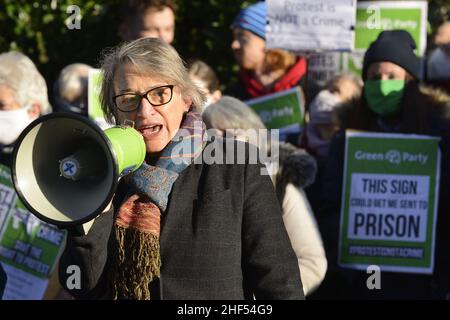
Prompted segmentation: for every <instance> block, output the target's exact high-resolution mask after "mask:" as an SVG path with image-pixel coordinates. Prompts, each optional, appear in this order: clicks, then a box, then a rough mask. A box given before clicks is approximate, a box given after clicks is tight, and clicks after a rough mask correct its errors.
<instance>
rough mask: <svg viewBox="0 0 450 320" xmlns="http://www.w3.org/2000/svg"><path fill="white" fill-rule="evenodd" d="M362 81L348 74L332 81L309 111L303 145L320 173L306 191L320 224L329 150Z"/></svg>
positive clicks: (358, 95) (358, 93) (357, 95)
mask: <svg viewBox="0 0 450 320" xmlns="http://www.w3.org/2000/svg"><path fill="white" fill-rule="evenodd" d="M361 90H362V80H361V79H360V78H359V77H358V76H356V75H353V74H350V73H346V74H340V75H336V76H334V77H333V78H331V79H330V80H329V81H328V83H327V84H326V86H325V88H324V89H323V90H321V91H320V92H319V93H318V94H317V95H316V96H315V97H314V98H313V100H312V101H311V103H310V105H309V108H308V115H309V121H308V122H307V123H306V127H305V130H304V133H303V134H302V136H301V141H300V146H302V147H304V148H305V149H306V150H307V151H308V152H309V153H310V154H311V155H313V156H314V158H315V159H316V161H317V174H316V179H315V180H314V183H313V184H312V185H310V186H308V187H307V188H305V191H306V195H307V196H308V200H309V202H310V204H311V206H312V208H313V212H314V214H315V216H316V218H317V219H318V221H321V218H322V215H323V214H324V213H323V212H322V211H321V207H322V204H323V203H324V201H325V200H326V197H327V195H326V194H325V193H324V190H323V186H324V181H326V180H327V176H326V175H325V172H324V171H325V167H326V164H327V160H328V149H329V146H330V142H331V139H332V138H333V135H334V134H335V133H336V132H337V131H338V130H339V128H340V126H341V124H342V123H343V122H345V119H341V118H342V117H345V116H346V114H347V113H348V112H347V108H350V107H351V104H352V103H353V102H354V101H357V100H358V99H359V98H360V96H361Z"/></svg>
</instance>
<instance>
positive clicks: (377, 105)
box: [364, 79, 405, 117]
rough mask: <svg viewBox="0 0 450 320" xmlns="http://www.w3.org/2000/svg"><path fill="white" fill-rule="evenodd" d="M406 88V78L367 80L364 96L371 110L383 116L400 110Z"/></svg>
mask: <svg viewBox="0 0 450 320" xmlns="http://www.w3.org/2000/svg"><path fill="white" fill-rule="evenodd" d="M404 90H405V81H404V80H395V79H388V80H367V81H366V83H365V85H364V96H365V97H366V100H367V105H368V107H369V108H370V110H372V111H373V112H375V113H376V114H378V115H380V116H382V117H383V116H390V115H393V114H395V113H397V112H398V111H399V109H400V103H401V101H402V97H403V91H404Z"/></svg>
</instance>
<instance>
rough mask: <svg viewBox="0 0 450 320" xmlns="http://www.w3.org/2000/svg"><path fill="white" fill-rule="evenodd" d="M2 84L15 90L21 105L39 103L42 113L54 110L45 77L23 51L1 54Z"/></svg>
mask: <svg viewBox="0 0 450 320" xmlns="http://www.w3.org/2000/svg"><path fill="white" fill-rule="evenodd" d="M0 85H5V86H7V87H9V88H10V89H12V90H13V91H14V94H15V99H16V101H17V103H18V104H19V105H20V106H21V107H25V106H26V105H28V104H31V103H38V104H39V105H40V107H41V114H47V113H50V112H51V111H52V107H51V105H50V103H49V102H48V94H47V84H46V83H45V80H44V77H43V76H42V75H41V74H40V73H39V71H38V69H37V68H36V66H35V65H34V63H33V61H31V60H30V58H28V57H27V56H26V55H24V54H23V53H20V52H15V51H10V52H6V53H2V54H0Z"/></svg>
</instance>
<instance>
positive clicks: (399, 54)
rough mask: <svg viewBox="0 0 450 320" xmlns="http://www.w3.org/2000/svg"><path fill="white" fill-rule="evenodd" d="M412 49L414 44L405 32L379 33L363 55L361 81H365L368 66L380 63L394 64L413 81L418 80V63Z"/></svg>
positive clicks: (414, 47)
mask: <svg viewBox="0 0 450 320" xmlns="http://www.w3.org/2000/svg"><path fill="white" fill-rule="evenodd" d="M414 49H416V43H415V41H414V39H413V38H412V37H411V35H410V34H409V32H407V31H405V30H392V31H383V32H381V33H380V34H379V36H378V38H377V40H376V41H374V42H372V43H371V45H370V47H369V49H367V51H366V54H365V55H364V66H363V79H364V80H366V73H367V69H368V68H369V66H370V65H371V64H372V63H374V62H380V61H389V62H392V63H395V64H396V65H399V66H400V67H402V68H403V69H405V70H406V71H408V72H409V73H410V74H411V75H412V76H413V77H414V78H415V79H419V73H420V71H419V70H420V62H419V58H418V57H417V56H416V54H415V53H414Z"/></svg>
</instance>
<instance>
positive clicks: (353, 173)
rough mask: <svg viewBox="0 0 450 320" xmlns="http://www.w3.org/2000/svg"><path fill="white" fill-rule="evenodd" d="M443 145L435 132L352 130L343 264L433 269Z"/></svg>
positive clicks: (343, 222) (341, 249)
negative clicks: (410, 132) (362, 131)
mask: <svg viewBox="0 0 450 320" xmlns="http://www.w3.org/2000/svg"><path fill="white" fill-rule="evenodd" d="M438 145H439V138H436V137H431V136H423V135H406V134H387V133H384V134H383V133H369V132H368V133H359V132H351V131H347V132H346V153H345V168H344V181H343V190H344V192H343V198H342V207H341V232H340V242H339V264H340V265H342V266H344V267H348V268H352V269H359V270H365V269H366V268H367V266H369V265H378V266H380V267H381V269H382V270H383V271H392V272H403V273H424V274H430V273H432V272H433V268H434V249H435V236H436V219H437V217H436V214H437V207H438V200H437V199H438V194H439V177H440V150H439V146H438Z"/></svg>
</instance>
